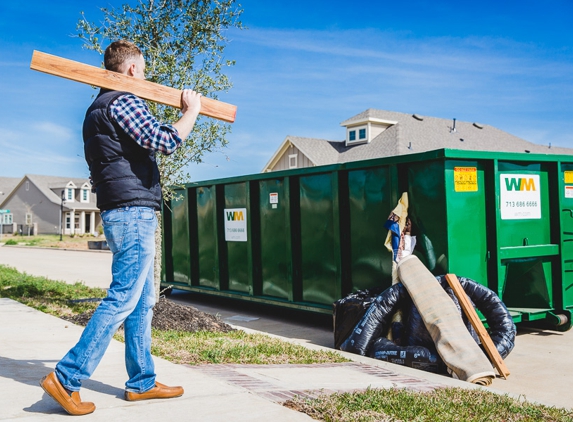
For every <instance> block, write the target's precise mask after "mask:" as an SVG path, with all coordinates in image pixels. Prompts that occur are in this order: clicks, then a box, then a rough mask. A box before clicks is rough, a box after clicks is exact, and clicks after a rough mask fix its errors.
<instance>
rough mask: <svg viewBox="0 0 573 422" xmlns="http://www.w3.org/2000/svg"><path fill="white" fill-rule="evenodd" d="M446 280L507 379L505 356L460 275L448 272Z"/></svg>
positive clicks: (483, 343) (487, 350)
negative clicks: (483, 320) (486, 326)
mask: <svg viewBox="0 0 573 422" xmlns="http://www.w3.org/2000/svg"><path fill="white" fill-rule="evenodd" d="M446 280H447V281H448V284H449V285H450V287H451V288H452V290H453V291H454V294H455V295H456V297H457V298H458V301H459V302H460V306H461V307H462V309H463V311H464V313H465V314H466V316H467V317H468V319H469V320H470V323H471V324H472V327H474V330H476V333H477V335H478V337H479V339H480V341H481V344H482V345H483V347H484V349H485V351H486V352H487V355H488V357H489V360H490V361H491V362H492V363H493V364H494V366H495V367H496V368H497V370H498V372H499V374H500V375H501V376H502V377H503V378H505V379H507V377H508V376H509V370H508V369H507V367H506V366H505V362H504V361H503V358H502V357H501V355H500V354H499V352H498V351H497V348H496V347H495V344H493V341H492V339H491V337H490V336H489V334H488V332H487V330H486V329H485V327H484V325H483V324H482V322H481V320H480V319H479V317H478V314H477V312H476V311H475V309H474V307H473V305H472V303H471V302H470V299H469V297H468V295H467V294H466V292H465V291H464V289H463V287H462V285H461V284H460V281H459V280H458V277H457V276H456V275H455V274H446Z"/></svg>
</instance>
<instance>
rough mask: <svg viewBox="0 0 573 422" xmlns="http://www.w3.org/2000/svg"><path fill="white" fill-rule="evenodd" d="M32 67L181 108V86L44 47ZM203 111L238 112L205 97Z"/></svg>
mask: <svg viewBox="0 0 573 422" xmlns="http://www.w3.org/2000/svg"><path fill="white" fill-rule="evenodd" d="M30 69H33V70H37V71H39V72H44V73H48V74H50V75H54V76H60V77H62V78H66V79H71V80H72V81H76V82H83V83H85V84H90V85H94V86H97V87H100V88H106V89H111V90H114V91H127V92H131V93H132V94H135V95H137V96H138V97H141V98H144V99H146V100H150V101H155V102H157V103H161V104H166V105H169V106H173V107H177V108H181V94H182V91H181V90H179V89H175V88H170V87H167V86H164V85H160V84H156V83H154V82H149V81H146V80H142V79H136V78H134V77H131V76H128V75H123V74H121V73H117V72H111V71H109V70H105V69H101V68H99V67H95V66H90V65H87V64H84V63H79V62H76V61H73V60H68V59H64V58H62V57H58V56H53V55H51V54H46V53H42V52H41V51H34V53H33V54H32V62H31V63H30ZM200 114H202V115H204V116H209V117H213V118H215V119H219V120H223V121H225V122H229V123H233V122H234V121H235V115H236V114H237V107H236V106H234V105H232V104H228V103H224V102H222V101H217V100H213V99H210V98H205V97H201V111H200Z"/></svg>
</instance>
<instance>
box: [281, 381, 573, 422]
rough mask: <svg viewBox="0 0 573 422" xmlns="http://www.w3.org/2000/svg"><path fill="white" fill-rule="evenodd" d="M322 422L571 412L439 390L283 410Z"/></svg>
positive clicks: (380, 393)
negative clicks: (299, 413)
mask: <svg viewBox="0 0 573 422" xmlns="http://www.w3.org/2000/svg"><path fill="white" fill-rule="evenodd" d="M285 405H286V406H287V407H289V408H292V409H295V410H298V411H300V412H303V413H306V414H307V415H309V416H311V417H312V418H314V419H319V420H324V421H327V422H331V421H332V422H334V421H336V422H355V421H356V422H358V421H360V422H370V421H417V422H422V421H424V422H426V421H427V422H435V421H440V422H449V421H452V422H454V421H455V422H479V421H483V422H486V421H508V422H509V421H512V422H517V421H520V422H521V421H523V422H525V421H527V422H529V421H544V422H545V421H559V422H566V421H568V422H570V421H573V412H572V411H568V410H565V409H558V408H555V407H548V406H543V405H537V404H532V403H529V402H526V401H520V400H516V399H513V398H511V397H509V396H507V395H499V394H494V393H491V392H488V391H484V390H466V389H462V388H442V389H437V390H435V391H433V392H431V393H415V392H412V391H408V390H403V389H369V390H367V391H365V392H356V393H337V394H332V395H323V396H320V397H318V398H317V399H313V400H309V399H302V398H300V397H296V398H295V399H294V400H291V401H289V402H287V403H286V404H285Z"/></svg>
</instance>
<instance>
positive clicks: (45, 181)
mask: <svg viewBox="0 0 573 422" xmlns="http://www.w3.org/2000/svg"><path fill="white" fill-rule="evenodd" d="M24 178H28V180H29V181H30V182H32V183H33V184H34V185H36V187H37V188H38V189H39V190H40V191H41V192H42V193H43V194H44V196H45V197H46V198H48V199H49V200H50V201H51V202H53V203H55V204H59V203H60V201H61V198H60V191H61V190H63V189H65V188H66V186H67V184H68V183H69V182H70V181H71V182H73V183H74V185H76V187H77V188H81V187H82V185H83V184H84V183H86V182H87V183H88V184H89V180H88V179H80V178H74V177H60V176H40V175H36V174H27V175H25V176H24ZM52 189H53V190H52ZM75 205H79V204H75V203H74V208H79V207H76V206H75ZM84 205H89V204H84ZM91 208H93V204H92V206H90V207H89V209H91ZM86 209H87V208H86Z"/></svg>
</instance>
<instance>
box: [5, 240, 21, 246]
mask: <svg viewBox="0 0 573 422" xmlns="http://www.w3.org/2000/svg"><path fill="white" fill-rule="evenodd" d="M4 244H5V245H8V246H13V245H17V244H18V242H16V241H15V240H14V239H8V240H7V241H6V243H4Z"/></svg>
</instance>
